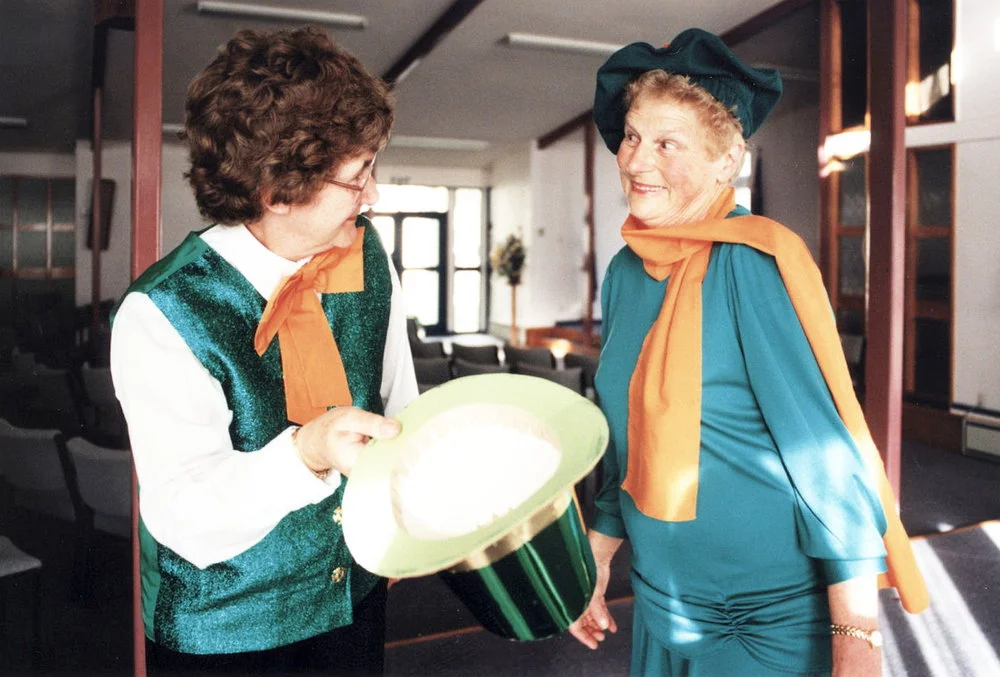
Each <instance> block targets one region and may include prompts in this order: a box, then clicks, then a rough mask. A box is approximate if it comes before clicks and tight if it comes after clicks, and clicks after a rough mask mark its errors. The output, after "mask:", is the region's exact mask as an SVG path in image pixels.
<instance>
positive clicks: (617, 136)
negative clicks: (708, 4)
mask: <svg viewBox="0 0 1000 677" xmlns="http://www.w3.org/2000/svg"><path fill="white" fill-rule="evenodd" d="M656 69H661V70H664V71H666V72H668V73H677V74H679V75H686V76H688V77H689V78H691V80H692V81H693V82H695V83H697V84H698V85H701V86H702V87H704V88H705V89H706V90H708V92H709V94H711V95H712V96H714V97H715V98H716V99H718V100H719V101H721V102H722V103H723V104H725V106H726V107H727V108H729V109H731V110H732V111H733V113H734V114H735V115H736V118H737V119H738V120H739V121H740V124H742V125H743V137H744V138H750V135H751V134H753V133H754V132H755V131H757V128H758V127H760V125H761V123H763V122H764V119H765V118H766V117H767V116H768V114H769V113H770V112H771V109H772V108H774V105H775V104H776V103H778V99H780V98H781V76H780V75H778V72H777V71H775V70H773V69H770V68H763V69H756V68H750V67H749V66H747V65H746V64H744V63H743V62H742V61H740V60H739V59H738V58H736V55H735V54H733V53H732V51H731V50H730V49H729V47H727V46H726V44H725V43H724V42H723V41H722V40H721V39H719V37H718V36H716V35H713V34H711V33H709V32H707V31H703V30H701V29H700V28H689V29H687V30H686V31H684V32H682V33H680V34H679V35H678V36H677V37H676V38H674V39H673V41H672V42H670V43H669V44H668V45H665V46H664V47H661V48H656V47H653V46H652V45H650V44H648V43H645V42H633V43H632V44H630V45H626V46H625V47H622V48H621V49H619V50H618V51H617V52H615V53H614V54H612V55H611V56H610V57H609V58H608V60H607V61H605V62H604V65H603V66H601V67H600V69H598V71H597V90H596V92H595V94H594V111H593V114H594V122H595V123H597V129H598V130H599V131H600V132H601V136H602V137H603V138H604V143H605V144H606V145H607V147H608V148H609V149H610V150H611V152H612V153H617V152H618V146H620V145H621V142H622V139H623V138H624V136H625V113H626V110H625V88H626V87H627V86H628V83H629V82H631V81H632V80H634V79H635V78H637V77H638V76H639V75H641V74H643V73H645V72H646V71H651V70H656Z"/></svg>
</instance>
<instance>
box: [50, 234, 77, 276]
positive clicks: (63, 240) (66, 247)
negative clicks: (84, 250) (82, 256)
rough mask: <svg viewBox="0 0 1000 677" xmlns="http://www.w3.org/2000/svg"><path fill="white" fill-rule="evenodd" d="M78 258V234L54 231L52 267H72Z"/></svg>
mask: <svg viewBox="0 0 1000 677" xmlns="http://www.w3.org/2000/svg"><path fill="white" fill-rule="evenodd" d="M75 258H76V234H75V233H74V232H73V231H71V230H70V231H66V230H59V231H53V233H52V267H53V268H72V267H73V262H74V261H75Z"/></svg>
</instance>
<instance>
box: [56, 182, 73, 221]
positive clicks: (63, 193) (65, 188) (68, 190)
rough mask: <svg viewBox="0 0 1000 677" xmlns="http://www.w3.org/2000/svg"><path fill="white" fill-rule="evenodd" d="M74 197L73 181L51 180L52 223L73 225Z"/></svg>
mask: <svg viewBox="0 0 1000 677" xmlns="http://www.w3.org/2000/svg"><path fill="white" fill-rule="evenodd" d="M75 196H76V186H75V185H74V184H73V179H53V180H52V223H73V213H74V211H75V209H76V206H75V204H74V200H75V199H76V198H75Z"/></svg>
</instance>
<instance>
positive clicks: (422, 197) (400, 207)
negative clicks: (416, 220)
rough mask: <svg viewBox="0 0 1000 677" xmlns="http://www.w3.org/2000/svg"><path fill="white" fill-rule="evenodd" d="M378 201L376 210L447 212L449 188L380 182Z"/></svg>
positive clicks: (387, 211)
mask: <svg viewBox="0 0 1000 677" xmlns="http://www.w3.org/2000/svg"><path fill="white" fill-rule="evenodd" d="M378 195H379V198H378V203H377V204H376V205H375V211H378V212H384V213H391V212H447V211H448V189H447V188H444V187H440V186H397V185H395V184H391V183H380V184H378Z"/></svg>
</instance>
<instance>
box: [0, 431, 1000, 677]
mask: <svg viewBox="0 0 1000 677" xmlns="http://www.w3.org/2000/svg"><path fill="white" fill-rule="evenodd" d="M901 494H902V501H901V506H902V516H903V522H904V523H905V524H906V527H907V529H908V530H909V532H910V533H911V535H914V536H918V535H922V534H924V535H926V534H937V533H938V532H942V531H944V532H946V533H943V534H941V535H931V536H928V537H923V538H917V539H916V540H915V545H916V551H917V556H918V558H919V559H920V563H921V567H922V569H923V571H924V573H925V575H926V577H927V578H928V580H929V582H930V585H931V589H932V604H931V608H930V610H929V611H928V612H926V613H924V614H921V615H919V616H909V615H908V614H905V612H902V611H901V610H900V608H899V605H898V603H897V602H896V601H894V600H893V599H891V595H890V593H889V592H888V591H885V592H883V630H884V631H885V634H886V639H887V642H886V650H885V658H886V671H885V674H886V677H959V676H961V677H965V676H966V675H969V676H973V677H978V676H979V675H984V676H985V675H998V674H1000V659H998V658H997V653H996V649H994V648H993V647H998V646H1000V523H998V522H992V523H989V521H990V520H998V519H1000V464H997V463H992V462H990V461H984V460H977V459H971V458H966V457H963V456H961V455H959V454H956V453H949V452H942V451H940V450H937V449H931V448H928V447H924V446H921V445H914V444H910V443H906V444H905V445H904V453H903V469H902V491H901ZM9 517H10V516H9V515H0V533H5V534H6V535H9V536H10V537H11V538H12V539H14V541H15V543H17V544H18V545H19V546H20V547H21V548H22V549H24V550H26V551H28V552H30V553H31V554H33V555H35V556H37V557H39V558H40V559H42V560H43V562H44V566H43V570H42V578H41V593H42V595H41V621H42V633H41V640H40V643H39V649H40V669H39V670H37V671H32V669H31V667H30V665H31V664H30V652H29V648H28V647H29V646H30V642H31V634H30V631H29V630H28V628H29V625H28V621H29V619H30V609H31V597H30V594H28V591H26V590H20V589H19V590H14V591H10V590H7V589H6V588H0V614H2V615H0V674H2V675H28V674H36V675H52V676H53V677H55V676H57V675H60V676H61V675H66V676H70V675H72V676H84V675H93V676H94V677H99V676H114V677H117V676H125V675H130V674H131V673H132V657H131V656H132V652H131V636H132V635H131V600H130V598H129V597H128V593H129V590H130V587H131V582H130V579H131V575H130V571H131V569H130V560H129V549H128V544H127V543H125V542H124V541H121V540H119V539H114V538H110V537H108V538H106V539H105V540H104V541H103V547H102V548H101V553H102V554H101V560H102V563H101V567H100V569H99V571H97V573H96V576H97V579H96V580H97V583H98V587H99V588H100V589H101V590H103V595H102V599H100V600H98V601H97V603H96V604H95V605H94V606H93V607H92V608H85V607H84V606H82V605H81V604H80V603H78V602H74V601H72V600H71V595H70V574H71V571H72V553H73V539H74V533H73V530H72V527H71V525H69V524H67V523H63V522H59V521H57V520H45V519H38V520H36V521H33V522H31V523H26V522H24V521H21V522H18V523H12V522H11V521H10V519H9ZM980 522H987V524H984V525H983V526H982V527H974V528H961V527H967V526H969V525H976V524H978V523H980ZM627 562H628V552H627V550H625V549H623V551H622V552H621V553H619V555H618V559H617V560H616V566H615V567H614V569H613V571H614V572H615V578H614V580H613V581H612V583H611V586H610V589H609V599H613V600H616V601H615V602H614V603H613V613H614V615H615V618H616V620H617V622H618V625H619V628H620V629H619V632H618V634H617V635H614V636H611V637H610V638H609V639H608V640H607V641H606V642H605V643H604V645H603V646H602V647H601V649H599V650H598V651H596V652H591V651H589V650H587V649H585V648H584V647H582V646H581V645H579V644H578V643H577V642H576V641H575V640H573V639H572V638H570V637H568V636H561V637H558V638H553V639H549V640H544V641H541V642H510V641H507V640H503V639H500V638H498V637H495V636H493V635H490V634H489V633H487V632H485V631H483V630H481V629H479V628H478V627H477V626H475V624H474V621H473V619H472V617H471V615H470V614H469V612H468V611H467V610H466V609H465V608H464V607H463V606H462V605H461V603H460V602H459V601H458V600H457V599H456V598H455V597H454V596H453V595H452V593H451V592H450V590H448V589H447V588H446V587H445V586H444V585H443V584H442V583H441V582H440V581H438V580H437V579H436V578H435V577H429V578H426V579H420V580H414V581H404V582H401V583H400V584H399V585H397V586H396V587H395V588H394V589H393V590H392V591H391V592H390V606H389V617H388V645H387V653H386V677H430V676H431V675H433V676H435V677H438V676H441V677H448V676H452V675H454V676H455V677H458V676H459V675H461V676H463V677H465V676H470V677H477V676H482V677H494V676H496V677H507V676H508V675H509V676H511V677H513V676H514V675H517V676H519V677H549V676H553V677H555V676H562V675H571V676H572V677H604V676H605V675H620V674H625V671H626V670H627V665H628V655H629V646H630V641H629V635H630V630H631V617H632V604H631V600H630V598H629V594H630V591H629V586H628V580H627V569H628V566H627Z"/></svg>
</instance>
